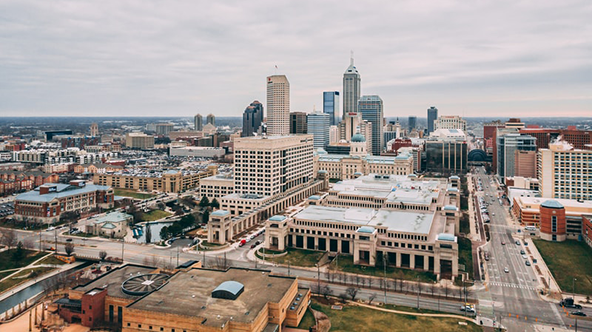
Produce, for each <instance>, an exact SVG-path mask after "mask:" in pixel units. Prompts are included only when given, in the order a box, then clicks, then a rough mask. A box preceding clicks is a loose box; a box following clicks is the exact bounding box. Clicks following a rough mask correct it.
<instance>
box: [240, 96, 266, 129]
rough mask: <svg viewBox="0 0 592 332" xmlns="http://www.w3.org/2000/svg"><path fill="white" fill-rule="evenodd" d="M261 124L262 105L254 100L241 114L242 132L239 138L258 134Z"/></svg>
mask: <svg viewBox="0 0 592 332" xmlns="http://www.w3.org/2000/svg"><path fill="white" fill-rule="evenodd" d="M262 122H263V104H261V103H260V102H259V101H258V100H255V101H253V102H252V103H251V105H249V106H247V108H246V109H245V111H244V112H243V131H242V133H241V137H249V136H254V134H255V133H260V130H261V123H262Z"/></svg>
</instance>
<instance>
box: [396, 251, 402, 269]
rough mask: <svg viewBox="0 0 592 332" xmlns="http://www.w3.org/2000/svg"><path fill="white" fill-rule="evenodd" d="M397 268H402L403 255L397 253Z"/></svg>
mask: <svg viewBox="0 0 592 332" xmlns="http://www.w3.org/2000/svg"><path fill="white" fill-rule="evenodd" d="M396 266H397V267H401V253H400V252H398V251H397V262H396Z"/></svg>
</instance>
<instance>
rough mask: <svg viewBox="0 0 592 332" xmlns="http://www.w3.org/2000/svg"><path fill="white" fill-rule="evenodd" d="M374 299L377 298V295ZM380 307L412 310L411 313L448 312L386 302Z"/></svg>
mask: <svg viewBox="0 0 592 332" xmlns="http://www.w3.org/2000/svg"><path fill="white" fill-rule="evenodd" d="M376 299H378V297H377V298H376ZM375 301H376V300H375ZM382 308H385V309H392V310H398V311H405V312H413V313H416V312H418V313H422V314H450V313H449V312H444V311H438V310H429V309H419V310H417V308H411V307H404V306H400V305H393V304H387V305H385V306H382Z"/></svg>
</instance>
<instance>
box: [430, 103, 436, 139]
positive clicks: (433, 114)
mask: <svg viewBox="0 0 592 332" xmlns="http://www.w3.org/2000/svg"><path fill="white" fill-rule="evenodd" d="M437 118H438V109H437V108H435V107H434V106H432V107H430V108H428V135H429V134H430V133H431V132H432V131H434V121H436V119H437Z"/></svg>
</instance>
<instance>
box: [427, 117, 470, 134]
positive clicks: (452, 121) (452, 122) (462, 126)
mask: <svg viewBox="0 0 592 332" xmlns="http://www.w3.org/2000/svg"><path fill="white" fill-rule="evenodd" d="M438 129H459V130H462V131H463V132H464V133H466V132H467V121H466V120H464V119H463V118H461V117H460V116H458V115H442V116H440V117H438V119H437V120H436V121H434V130H438Z"/></svg>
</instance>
